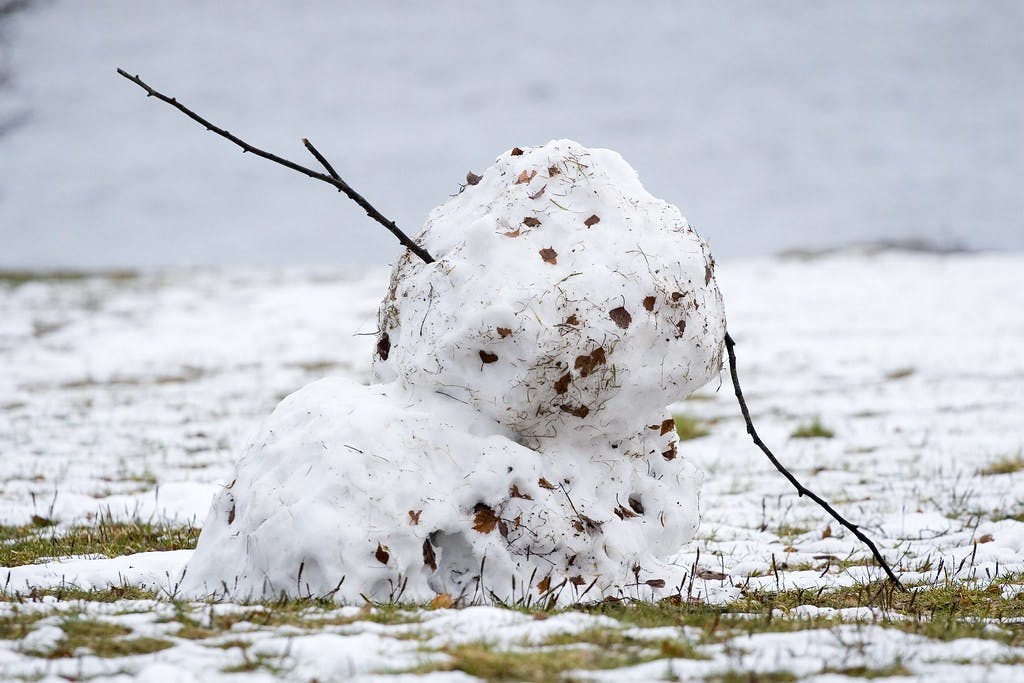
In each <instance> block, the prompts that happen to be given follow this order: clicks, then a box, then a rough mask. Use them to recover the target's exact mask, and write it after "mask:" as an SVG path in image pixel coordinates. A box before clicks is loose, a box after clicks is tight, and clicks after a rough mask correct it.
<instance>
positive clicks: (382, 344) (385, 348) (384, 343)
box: [377, 332, 391, 360]
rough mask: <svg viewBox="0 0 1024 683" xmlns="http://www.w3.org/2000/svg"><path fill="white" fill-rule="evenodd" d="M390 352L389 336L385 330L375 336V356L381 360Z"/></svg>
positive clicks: (385, 358) (386, 357)
mask: <svg viewBox="0 0 1024 683" xmlns="http://www.w3.org/2000/svg"><path fill="white" fill-rule="evenodd" d="M390 353H391V337H389V336H388V333H387V332H383V333H381V335H380V336H379V337H377V357H378V358H380V359H381V360H387V359H388V354H390Z"/></svg>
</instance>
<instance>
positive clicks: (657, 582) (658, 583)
mask: <svg viewBox="0 0 1024 683" xmlns="http://www.w3.org/2000/svg"><path fill="white" fill-rule="evenodd" d="M644 583H646V584H647V585H648V586H650V587H651V588H664V587H665V579H647V580H646V581H644Z"/></svg>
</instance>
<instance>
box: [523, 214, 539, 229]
mask: <svg viewBox="0 0 1024 683" xmlns="http://www.w3.org/2000/svg"><path fill="white" fill-rule="evenodd" d="M523 225H525V226H526V227H528V228H536V227H537V226H538V225H540V219H538V218H534V217H533V216H527V217H526V218H524V219H523Z"/></svg>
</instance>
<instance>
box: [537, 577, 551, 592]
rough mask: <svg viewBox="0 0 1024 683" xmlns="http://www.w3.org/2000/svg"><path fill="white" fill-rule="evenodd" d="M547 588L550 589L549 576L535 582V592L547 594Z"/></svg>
mask: <svg viewBox="0 0 1024 683" xmlns="http://www.w3.org/2000/svg"><path fill="white" fill-rule="evenodd" d="M549 588H551V574H548V575H547V576H545V577H544V578H543V579H541V580H540V581H538V582H537V590H539V591H540V592H541V593H547V592H548V589H549Z"/></svg>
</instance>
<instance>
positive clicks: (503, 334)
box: [497, 327, 512, 339]
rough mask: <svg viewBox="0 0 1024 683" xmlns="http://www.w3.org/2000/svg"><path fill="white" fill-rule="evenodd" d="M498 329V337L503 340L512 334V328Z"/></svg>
mask: <svg viewBox="0 0 1024 683" xmlns="http://www.w3.org/2000/svg"><path fill="white" fill-rule="evenodd" d="M497 329H498V336H499V337H501V338H502V339H504V338H505V337H507V336H509V335H510V334H512V328H511V327H499V328H497Z"/></svg>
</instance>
